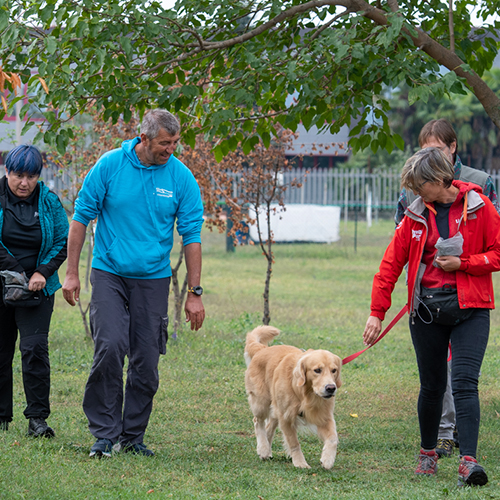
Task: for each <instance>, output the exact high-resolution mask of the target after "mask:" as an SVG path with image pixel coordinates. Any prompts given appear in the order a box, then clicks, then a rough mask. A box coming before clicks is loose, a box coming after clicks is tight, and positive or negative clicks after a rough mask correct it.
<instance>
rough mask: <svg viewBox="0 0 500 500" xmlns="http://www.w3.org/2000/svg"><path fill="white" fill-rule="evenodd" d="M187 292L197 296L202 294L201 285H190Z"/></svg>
mask: <svg viewBox="0 0 500 500" xmlns="http://www.w3.org/2000/svg"><path fill="white" fill-rule="evenodd" d="M188 292H189V293H194V294H195V295H198V297H199V296H200V295H202V294H203V288H201V286H192V287H191V288H188Z"/></svg>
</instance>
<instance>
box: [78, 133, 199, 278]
mask: <svg viewBox="0 0 500 500" xmlns="http://www.w3.org/2000/svg"><path fill="white" fill-rule="evenodd" d="M138 142H140V138H139V137H136V138H135V139H132V140H130V141H124V142H123V143H122V147H121V148H120V149H115V150H112V151H109V152H108V153H106V154H104V155H103V156H102V157H101V158H100V159H99V160H98V161H97V163H96V164H95V166H94V167H93V168H92V169H91V170H90V172H89V173H88V174H87V176H86V177H85V181H84V183H83V186H82V189H81V190H80V193H79V194H78V199H77V201H76V204H75V213H74V216H73V219H74V220H75V221H78V222H80V223H82V224H84V225H87V224H88V223H89V222H90V221H91V220H93V219H95V218H97V226H96V231H95V246H94V256H93V260H92V267H94V268H96V269H101V270H103V271H107V272H110V273H113V274H116V275H118V276H123V277H125V278H139V279H156V278H166V277H168V276H171V275H172V270H171V268H170V251H171V249H172V245H173V236H174V235H173V230H174V221H175V220H176V219H177V232H178V233H179V235H180V236H182V238H183V242H184V245H189V244H190V243H201V239H200V232H201V226H202V224H203V204H202V201H201V196H200V189H199V187H198V184H197V183H196V180H195V178H194V176H193V174H192V173H191V171H190V170H189V169H188V168H187V167H186V166H185V165H184V164H183V163H182V162H181V161H179V160H178V159H177V158H176V157H175V156H173V155H172V156H170V158H169V160H168V162H167V163H166V164H165V165H151V166H148V167H146V166H144V165H142V164H141V163H140V161H139V159H138V158H137V155H136V153H135V150H134V147H135V145H136V144H137V143H138Z"/></svg>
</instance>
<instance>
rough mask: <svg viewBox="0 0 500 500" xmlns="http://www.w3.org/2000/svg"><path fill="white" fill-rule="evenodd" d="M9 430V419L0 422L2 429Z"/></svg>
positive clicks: (0, 429)
mask: <svg viewBox="0 0 500 500" xmlns="http://www.w3.org/2000/svg"><path fill="white" fill-rule="evenodd" d="M8 430H9V422H7V420H4V421H2V422H0V431H8Z"/></svg>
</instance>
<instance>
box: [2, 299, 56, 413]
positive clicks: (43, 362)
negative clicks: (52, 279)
mask: <svg viewBox="0 0 500 500" xmlns="http://www.w3.org/2000/svg"><path fill="white" fill-rule="evenodd" d="M53 309H54V296H53V295H51V296H50V297H46V296H44V297H43V299H42V303H41V304H40V305H39V306H36V307H5V305H4V303H3V301H2V300H1V299H0V421H3V422H11V421H12V416H13V412H12V383H13V376H12V360H13V358H14V352H15V348H16V341H17V333H18V332H19V338H20V341H19V349H20V350H21V363H22V372H23V384H24V393H25V395H26V409H25V410H24V415H25V417H26V418H33V417H42V418H47V417H48V416H49V414H50V404H49V395H50V363H49V342H48V335H49V328H50V318H51V316H52V311H53Z"/></svg>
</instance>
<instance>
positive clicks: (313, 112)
mask: <svg viewBox="0 0 500 500" xmlns="http://www.w3.org/2000/svg"><path fill="white" fill-rule="evenodd" d="M499 7H500V1H499V0H480V1H476V0H469V1H467V0H455V1H454V10H453V12H452V13H451V14H452V15H450V12H449V11H448V5H447V4H445V3H443V2H441V1H438V0H429V1H426V2H420V1H417V0H401V1H399V2H398V1H397V0H386V1H384V0H373V1H365V0H311V1H308V2H304V1H300V0H280V1H277V0H262V1H246V0H226V1H224V2H213V1H212V0H178V1H177V3H176V4H175V7H174V8H173V9H171V10H168V9H165V7H164V6H163V5H162V3H161V2H159V1H151V0H135V1H123V0H79V1H76V0H66V1H64V2H60V1H59V0H43V1H40V0H0V48H1V51H0V53H1V54H2V56H1V61H0V65H1V66H2V68H3V72H4V73H3V74H4V75H6V76H7V77H8V75H13V74H15V75H19V76H20V78H21V80H22V82H23V84H27V85H28V93H29V96H30V97H29V99H28V102H27V103H26V104H25V105H24V107H23V110H22V113H23V114H25V113H28V114H29V113H31V112H32V110H33V105H35V106H37V107H38V108H39V110H40V111H41V112H42V113H43V114H44V116H45V118H46V119H47V121H48V126H47V127H46V128H45V129H44V130H43V134H44V140H45V141H46V142H49V143H55V144H56V145H57V147H58V148H59V149H60V150H61V151H62V150H63V149H64V147H65V146H66V144H67V142H68V140H69V138H70V137H71V134H72V132H71V129H65V128H64V127H61V125H62V124H63V123H64V121H65V120H67V119H69V118H70V117H71V116H73V115H75V114H77V113H80V112H83V111H84V110H85V109H86V108H87V107H88V106H89V104H93V105H94V104H95V105H96V106H97V108H98V109H100V108H101V107H102V108H103V109H104V110H105V111H104V116H103V118H104V120H107V119H108V118H112V119H113V120H114V121H117V120H118V119H119V117H120V115H122V116H123V118H124V119H125V121H128V120H129V119H130V117H131V116H132V109H138V110H139V111H140V112H144V111H145V110H146V109H148V108H149V107H151V106H161V107H163V108H166V109H170V110H171V111H173V112H176V113H177V114H178V115H179V116H180V118H181V120H182V122H183V124H184V133H183V139H184V141H186V142H187V143H188V144H189V145H191V146H194V144H195V137H196V135H197V134H198V133H203V134H205V135H206V137H207V138H208V139H212V138H214V137H217V138H219V139H218V142H217V144H216V146H215V150H214V152H215V154H216V157H217V158H218V159H220V158H222V157H223V156H224V155H226V154H227V153H228V152H229V151H234V150H236V148H237V146H238V145H239V144H241V145H242V148H243V151H244V152H245V153H247V152H249V151H250V150H251V149H252V148H253V147H254V146H255V145H256V144H258V142H259V140H262V141H263V143H264V144H265V145H267V146H268V145H269V144H270V142H271V138H272V135H273V133H274V130H275V127H274V125H276V123H279V124H280V125H282V126H283V127H285V128H288V129H291V130H292V131H294V130H296V127H297V126H298V124H299V123H302V124H303V125H304V126H305V127H306V129H309V128H310V127H312V126H317V127H318V128H319V129H326V128H328V129H329V130H330V131H331V132H332V133H335V132H337V131H338V130H339V129H340V128H341V127H342V126H343V125H345V124H347V125H350V126H351V127H352V130H351V139H350V145H351V146H352V147H353V148H354V150H357V149H364V148H366V147H368V146H370V147H371V148H372V150H373V151H376V150H377V149H379V148H385V149H387V150H388V151H392V149H393V148H394V146H395V145H396V146H398V147H399V148H403V146H404V143H403V140H402V138H401V137H400V136H399V135H397V134H394V133H393V132H392V131H391V129H390V127H389V124H388V120H387V113H388V110H389V104H388V96H387V93H386V89H387V87H392V88H394V87H397V86H399V85H402V84H406V85H408V87H409V88H410V90H409V95H408V99H409V101H410V104H411V103H413V102H415V101H416V100H418V99H421V100H423V101H427V100H428V99H429V96H434V97H436V98H437V99H439V98H441V97H442V96H443V95H444V94H446V93H464V88H465V86H468V87H469V88H470V89H471V90H472V91H473V93H474V94H475V95H476V96H477V97H478V99H479V101H480V102H481V104H482V106H483V107H484V108H485V110H486V112H487V113H488V115H489V116H490V117H491V119H492V120H493V122H494V123H495V124H496V125H497V126H498V127H500V100H499V98H498V97H497V96H496V95H495V93H494V92H493V91H492V90H491V89H490V88H489V87H488V85H487V83H485V81H484V80H483V79H482V78H481V76H482V74H483V72H484V70H485V69H488V68H490V67H491V64H492V62H493V59H494V57H495V55H496V53H497V51H498V41H497V38H496V37H495V30H496V29H498V28H499V27H500V23H498V22H497V21H496V20H493V21H490V20H489V19H490V18H489V16H491V15H492V14H496V12H498V9H499ZM471 9H474V11H475V13H476V16H477V18H478V19H480V20H481V21H482V26H481V28H478V29H475V28H474V27H473V24H472V20H471V13H470V11H471ZM493 19H495V18H493ZM450 27H451V28H450ZM450 35H451V36H450ZM442 66H444V67H446V68H448V70H449V71H448V72H445V73H443V72H442ZM34 70H37V71H38V74H34V73H33V71H34ZM39 77H41V78H39ZM11 80H13V78H11ZM0 83H2V88H1V89H0V91H2V92H3V82H0ZM5 84H6V86H7V88H9V87H10V88H11V89H12V83H9V82H8V81H7V82H6V83H5ZM47 91H48V92H47ZM17 99H21V97H18V98H17ZM15 100H16V99H12V100H11V101H10V103H11V105H12V103H13V102H14V101H15ZM27 126H28V127H29V126H30V125H29V123H28V124H27Z"/></svg>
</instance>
